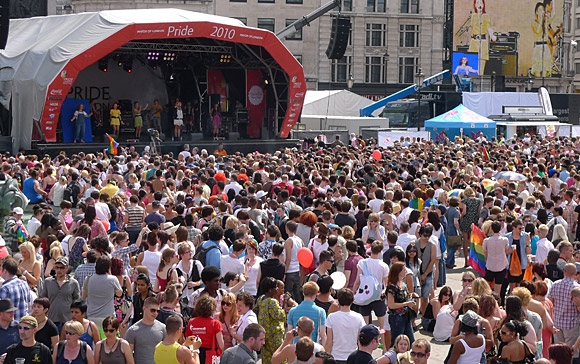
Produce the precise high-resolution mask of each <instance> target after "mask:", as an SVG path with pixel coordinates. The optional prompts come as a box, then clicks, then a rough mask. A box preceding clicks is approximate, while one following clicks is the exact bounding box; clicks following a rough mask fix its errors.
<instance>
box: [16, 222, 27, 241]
mask: <svg viewBox="0 0 580 364" xmlns="http://www.w3.org/2000/svg"><path fill="white" fill-rule="evenodd" d="M27 237H28V231H26V228H25V227H24V226H23V225H22V224H18V229H16V241H17V242H18V244H22V243H24V242H25V241H26V238H27Z"/></svg>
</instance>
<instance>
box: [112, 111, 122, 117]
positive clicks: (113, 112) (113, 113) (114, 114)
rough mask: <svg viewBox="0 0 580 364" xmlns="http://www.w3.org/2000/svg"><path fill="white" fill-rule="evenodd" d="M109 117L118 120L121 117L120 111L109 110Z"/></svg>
mask: <svg viewBox="0 0 580 364" xmlns="http://www.w3.org/2000/svg"><path fill="white" fill-rule="evenodd" d="M111 117H112V118H120V117H121V110H119V109H117V110H115V109H111Z"/></svg>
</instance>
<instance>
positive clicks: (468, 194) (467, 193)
mask: <svg viewBox="0 0 580 364" xmlns="http://www.w3.org/2000/svg"><path fill="white" fill-rule="evenodd" d="M473 196H475V192H473V189H472V188H471V187H467V188H466V189H465V190H464V191H463V197H465V198H471V197H473Z"/></svg>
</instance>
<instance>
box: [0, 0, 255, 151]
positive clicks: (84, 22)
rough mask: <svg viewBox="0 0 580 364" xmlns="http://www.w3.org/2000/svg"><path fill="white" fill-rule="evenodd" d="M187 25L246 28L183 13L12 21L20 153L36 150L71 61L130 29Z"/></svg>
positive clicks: (4, 67)
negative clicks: (37, 128) (48, 105)
mask: <svg viewBox="0 0 580 364" xmlns="http://www.w3.org/2000/svg"><path fill="white" fill-rule="evenodd" d="M181 22H214V23H219V24H224V25H231V26H238V27H244V24H243V23H242V22H241V21H239V20H236V19H232V18H226V17H221V16H216V15H210V14H202V13H195V12H191V11H186V10H180V9H139V10H135V9H131V10H110V11H101V12H98V13H81V14H72V15H57V16H47V17H37V18H28V19H15V20H11V21H10V31H9V34H8V44H7V45H6V49H5V50H3V51H0V103H2V105H4V107H6V108H8V107H9V106H10V101H11V99H12V117H13V120H14V121H13V123H12V125H13V126H12V136H13V137H14V138H15V143H14V149H16V150H18V149H19V148H30V142H31V135H32V122H33V120H37V121H38V120H40V118H41V114H42V110H43V106H44V102H45V100H46V93H47V90H48V86H49V85H50V83H51V82H52V81H53V80H54V79H55V77H57V76H58V75H59V74H60V72H61V70H62V69H63V68H64V67H65V66H66V64H67V62H68V61H70V60H71V59H73V58H74V57H76V56H78V55H80V54H81V53H83V52H84V51H86V50H87V49H89V48H91V47H93V46H94V45H95V44H98V43H99V42H101V41H104V40H106V39H107V38H109V37H110V36H112V35H114V34H115V33H117V32H118V31H120V30H121V29H123V28H125V27H127V26H131V25H134V24H143V23H181ZM80 30H82V31H80ZM13 95H15V97H13ZM62 96H63V97H66V95H62Z"/></svg>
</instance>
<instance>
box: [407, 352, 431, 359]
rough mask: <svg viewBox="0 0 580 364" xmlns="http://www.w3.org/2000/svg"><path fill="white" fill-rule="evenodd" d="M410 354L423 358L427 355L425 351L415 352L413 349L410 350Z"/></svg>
mask: <svg viewBox="0 0 580 364" xmlns="http://www.w3.org/2000/svg"><path fill="white" fill-rule="evenodd" d="M411 356H416V357H417V358H424V357H426V356H427V354H425V353H417V352H415V351H411Z"/></svg>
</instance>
